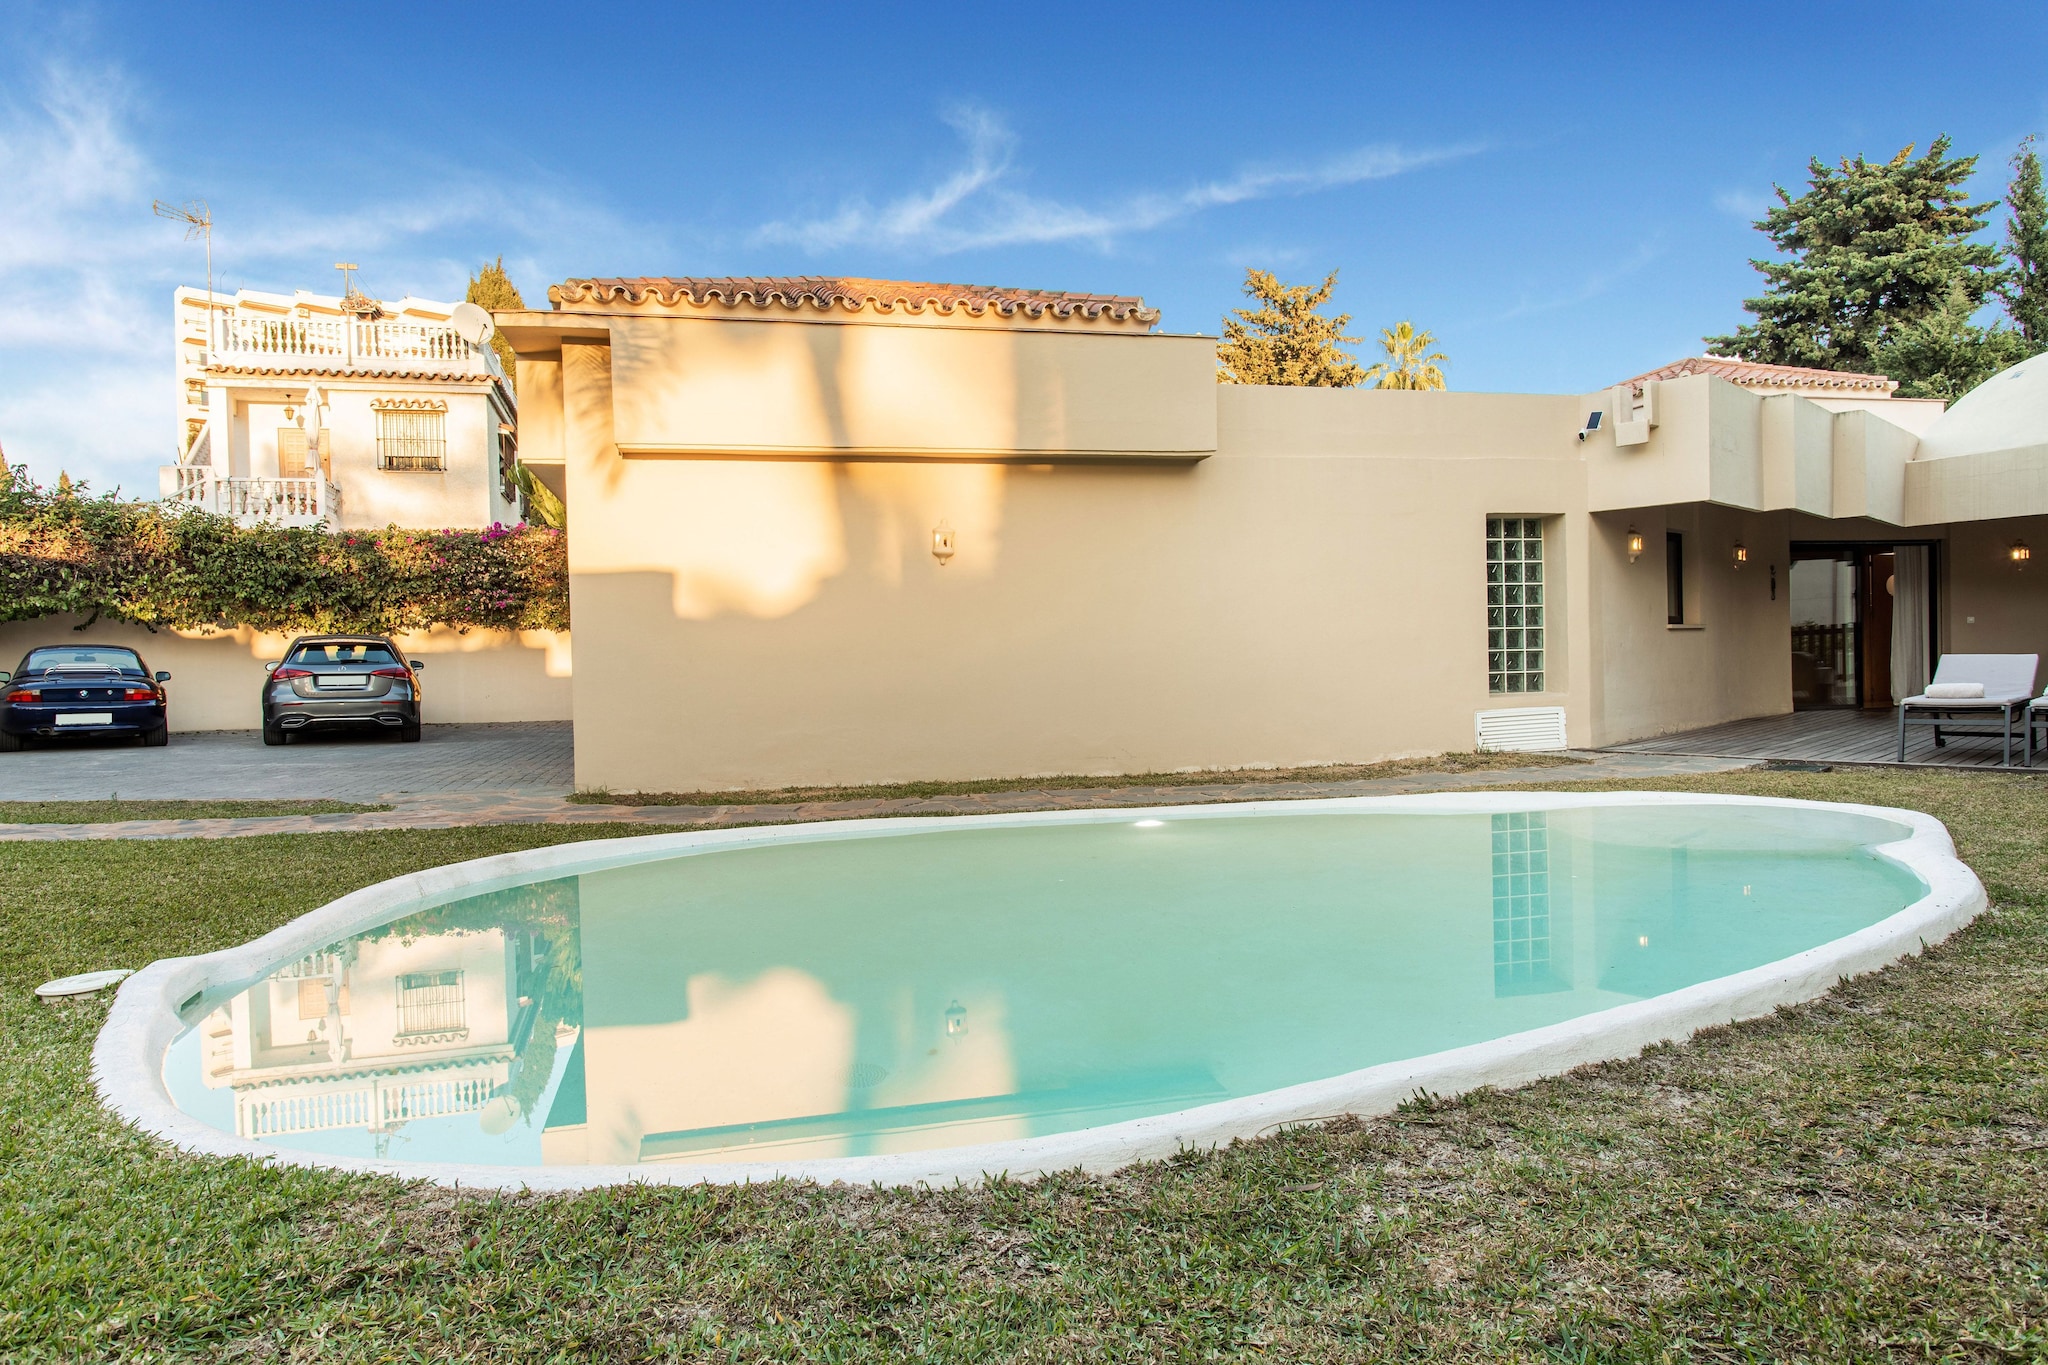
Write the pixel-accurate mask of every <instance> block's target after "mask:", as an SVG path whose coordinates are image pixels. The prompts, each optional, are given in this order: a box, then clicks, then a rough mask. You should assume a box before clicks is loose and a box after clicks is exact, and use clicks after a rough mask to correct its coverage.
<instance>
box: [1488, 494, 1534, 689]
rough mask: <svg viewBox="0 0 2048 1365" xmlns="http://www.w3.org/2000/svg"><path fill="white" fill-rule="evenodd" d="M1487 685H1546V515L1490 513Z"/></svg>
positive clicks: (1526, 686) (1508, 687)
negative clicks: (1526, 515)
mask: <svg viewBox="0 0 2048 1365" xmlns="http://www.w3.org/2000/svg"><path fill="white" fill-rule="evenodd" d="M1486 690H1487V691H1489V692H1541V691H1542V690H1543V521H1542V518H1540V517H1488V518H1487V519H1486Z"/></svg>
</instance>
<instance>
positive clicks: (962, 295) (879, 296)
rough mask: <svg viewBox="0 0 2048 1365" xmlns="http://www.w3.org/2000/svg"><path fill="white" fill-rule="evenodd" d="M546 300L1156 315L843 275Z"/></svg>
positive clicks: (1127, 301)
mask: <svg viewBox="0 0 2048 1365" xmlns="http://www.w3.org/2000/svg"><path fill="white" fill-rule="evenodd" d="M548 299H549V300H550V301H551V302H552V303H553V304H554V305H555V306H556V307H557V308H560V307H562V306H563V305H565V304H579V303H581V304H598V305H600V306H602V305H605V304H618V303H625V304H641V303H644V302H647V301H650V300H651V301H653V302H654V303H656V304H659V305H663V306H670V307H673V306H674V305H676V304H678V303H687V304H689V305H692V306H696V307H702V306H704V305H705V304H708V303H712V302H717V303H722V304H724V305H726V306H727V307H731V308H738V307H741V306H743V305H751V306H753V307H755V308H792V309H802V308H805V307H812V308H818V309H830V308H841V309H844V310H846V311H848V312H859V311H860V310H861V309H863V308H869V307H872V308H874V309H875V310H876V311H877V312H881V313H893V312H895V311H896V310H897V309H902V310H903V311H905V312H909V313H922V312H924V311H925V310H926V309H931V310H934V311H936V312H938V313H942V314H950V313H952V312H954V311H955V310H963V309H964V310H965V311H966V312H968V313H970V314H972V315H973V316H976V317H980V316H982V315H983V314H985V313H988V312H991V311H993V312H994V313H996V314H997V315H998V316H1001V317H1005V318H1009V317H1018V316H1022V317H1025V318H1030V319H1034V320H1035V319H1040V318H1045V317H1047V316H1050V317H1053V318H1058V319H1062V320H1065V319H1073V318H1082V319H1085V320H1087V321H1090V322H1094V321H1111V322H1137V323H1147V324H1149V323H1154V322H1157V321H1158V320H1159V310H1158V309H1156V308H1147V307H1146V306H1145V301H1144V300H1143V299H1141V298H1134V297H1130V296H1127V295H1122V294H1072V293H1066V292H1063V291H1059V290H1051V289H1006V288H1003V287H1001V286H999V285H987V284H926V283H921V282H916V281H908V280H869V279H861V278H858V277H854V276H844V275H766V276H757V275H741V276H729V277H721V278H704V277H698V276H667V275H664V276H659V277H648V276H642V277H638V278H630V279H626V278H608V279H585V280H565V281H564V282H563V283H561V284H557V285H552V286H550V287H549V289H548Z"/></svg>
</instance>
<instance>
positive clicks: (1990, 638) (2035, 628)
mask: <svg viewBox="0 0 2048 1365" xmlns="http://www.w3.org/2000/svg"><path fill="white" fill-rule="evenodd" d="M1942 530H1943V531H1945V532H1946V542H1945V544H1944V545H1943V550H1942V552H1943V554H1944V555H1945V556H1946V557H1947V561H1948V563H1947V566H1946V574H1945V577H1946V579H1947V586H1948V592H1947V595H1946V596H1945V598H1944V599H1943V602H1942V614H1941V621H1942V631H1941V635H1942V648H1943V649H1945V650H1948V651H1950V652H1953V653H1957V654H2041V655H2048V517H2012V518H2007V519H2005V520H2002V521H1977V522H1957V523H1955V524H1953V525H1951V526H1947V527H1944V528H1942ZM2016 540H2024V541H2025V542H2026V543H2027V544H2028V545H2029V546H2031V547H2033V550H2034V556H2035V557H2034V558H2033V559H2031V560H2029V561H2028V562H2027V563H2026V564H2025V565H2024V566H2021V565H2017V564H2015V563H2013V561H2012V557H2011V554H2010V551H2011V548H2012V543H2013V542H2014V541H2016ZM2042 678H2043V680H2044V681H2048V669H2044V671H2043V673H2042Z"/></svg>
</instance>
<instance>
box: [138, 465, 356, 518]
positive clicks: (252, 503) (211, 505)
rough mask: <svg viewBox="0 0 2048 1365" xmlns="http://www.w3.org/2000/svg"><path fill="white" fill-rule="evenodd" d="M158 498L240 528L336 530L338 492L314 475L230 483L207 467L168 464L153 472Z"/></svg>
mask: <svg viewBox="0 0 2048 1365" xmlns="http://www.w3.org/2000/svg"><path fill="white" fill-rule="evenodd" d="M157 478H158V493H159V496H160V497H161V499H162V500H163V501H164V502H166V503H170V504H172V505H174V506H182V507H196V508H199V509H200V510H202V511H206V512H213V513H215V514H217V515H219V516H223V517H232V518H234V520H235V521H236V522H237V523H238V524H240V525H243V526H253V525H255V524H256V523H258V522H269V523H271V524H272V525H276V526H318V525H319V524H320V523H322V522H325V523H327V525H328V526H330V527H333V526H339V525H340V524H341V490H340V489H339V488H336V487H335V486H334V485H333V484H331V483H329V482H327V480H325V479H323V478H320V477H319V476H317V475H315V476H314V477H312V478H305V479H236V478H227V477H224V476H222V475H219V474H216V473H215V472H214V470H213V467H212V466H210V465H191V464H170V465H160V466H158V469H157Z"/></svg>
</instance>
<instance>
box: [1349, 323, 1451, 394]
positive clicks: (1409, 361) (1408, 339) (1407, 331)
mask: <svg viewBox="0 0 2048 1365" xmlns="http://www.w3.org/2000/svg"><path fill="white" fill-rule="evenodd" d="M1434 345H1436V334H1435V333H1433V332H1418V331H1416V330H1415V324H1413V323H1411V322H1397V323H1395V324H1394V325H1393V326H1392V327H1390V328H1385V329H1383V330H1382V331H1381V332H1380V349H1382V350H1384V351H1385V352H1386V353H1387V359H1386V361H1385V363H1383V364H1379V365H1375V366H1373V367H1372V368H1371V369H1369V370H1367V371H1366V372H1365V380H1366V382H1367V383H1368V384H1371V385H1373V386H1374V387H1375V388H1381V389H1441V388H1446V387H1448V386H1447V385H1446V384H1445V383H1444V372H1443V369H1442V367H1443V366H1444V365H1447V364H1449V363H1450V357H1449V356H1447V355H1445V354H1444V353H1443V352H1442V351H1431V350H1430V349H1429V348H1430V347H1432V346H1434Z"/></svg>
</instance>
